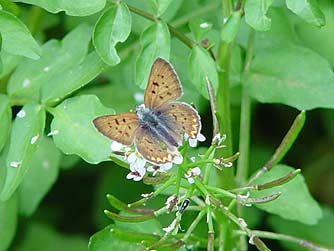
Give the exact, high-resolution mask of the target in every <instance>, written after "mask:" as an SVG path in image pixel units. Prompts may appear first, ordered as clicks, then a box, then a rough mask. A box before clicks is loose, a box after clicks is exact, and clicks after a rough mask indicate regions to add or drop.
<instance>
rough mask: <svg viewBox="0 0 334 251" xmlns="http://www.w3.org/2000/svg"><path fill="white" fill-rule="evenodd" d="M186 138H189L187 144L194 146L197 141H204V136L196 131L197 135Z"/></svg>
mask: <svg viewBox="0 0 334 251" xmlns="http://www.w3.org/2000/svg"><path fill="white" fill-rule="evenodd" d="M188 140H189V146H191V147H196V146H197V141H199V142H203V141H205V137H204V135H203V134H202V133H198V134H197V137H196V138H195V139H193V138H188Z"/></svg>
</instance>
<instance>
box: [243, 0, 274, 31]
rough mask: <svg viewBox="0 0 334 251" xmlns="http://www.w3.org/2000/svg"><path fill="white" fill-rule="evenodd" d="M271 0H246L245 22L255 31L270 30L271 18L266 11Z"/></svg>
mask: <svg viewBox="0 0 334 251" xmlns="http://www.w3.org/2000/svg"><path fill="white" fill-rule="evenodd" d="M272 3H273V0H246V3H245V18H246V22H247V23H248V24H249V25H250V26H251V27H253V28H254V29H255V30H257V31H267V30H270V26H271V19H270V18H268V17H267V11H268V9H269V7H270V5H271V4H272Z"/></svg>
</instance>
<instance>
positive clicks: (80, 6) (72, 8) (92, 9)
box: [14, 0, 106, 16]
mask: <svg viewBox="0 0 334 251" xmlns="http://www.w3.org/2000/svg"><path fill="white" fill-rule="evenodd" d="M14 2H21V3H28V4H33V5H37V6H39V7H41V8H43V9H46V10H47V11H49V12H51V13H58V12H60V11H65V13H66V14H67V15H70V16H89V15H92V14H94V13H96V12H99V11H100V10H102V9H103V8H104V6H105V4H106V0H94V1H91V0H71V1H68V0H57V1H54V0H52V1H49V0H14Z"/></svg>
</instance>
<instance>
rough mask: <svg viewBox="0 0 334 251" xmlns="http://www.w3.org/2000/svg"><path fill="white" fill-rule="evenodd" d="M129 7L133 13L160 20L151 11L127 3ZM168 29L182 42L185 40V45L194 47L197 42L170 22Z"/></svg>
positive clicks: (154, 20)
mask: <svg viewBox="0 0 334 251" xmlns="http://www.w3.org/2000/svg"><path fill="white" fill-rule="evenodd" d="M127 6H128V8H129V10H130V11H132V12H133V13H136V14H137V15H139V16H142V17H144V18H146V19H148V20H151V21H153V22H156V21H158V20H159V18H158V17H155V16H153V15H151V14H150V13H148V12H146V11H143V10H140V9H137V8H136V7H134V6H132V5H130V4H127ZM167 25H168V29H169V31H170V33H172V34H173V35H174V36H175V37H177V38H178V39H179V40H180V41H181V42H183V43H184V44H185V45H187V46H188V47H189V48H193V47H194V46H195V45H196V42H194V41H192V40H191V39H190V38H188V37H187V36H185V35H184V34H183V33H182V32H179V31H178V30H177V29H176V28H175V27H174V26H172V25H170V24H168V23H167Z"/></svg>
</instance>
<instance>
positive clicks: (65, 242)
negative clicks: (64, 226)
mask: <svg viewBox="0 0 334 251" xmlns="http://www.w3.org/2000/svg"><path fill="white" fill-rule="evenodd" d="M52 225H53V224H50V223H48V224H46V223H38V222H32V223H30V224H28V226H26V227H25V229H24V235H23V236H22V238H21V239H20V242H19V244H18V245H16V246H15V247H16V248H15V250H34V251H44V250H48V251H59V250H71V251H87V250H88V248H87V237H86V236H80V235H73V234H69V233H66V234H61V233H59V232H57V231H56V230H55V229H54V228H53V227H52Z"/></svg>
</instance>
